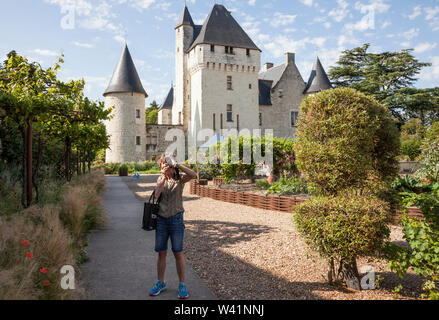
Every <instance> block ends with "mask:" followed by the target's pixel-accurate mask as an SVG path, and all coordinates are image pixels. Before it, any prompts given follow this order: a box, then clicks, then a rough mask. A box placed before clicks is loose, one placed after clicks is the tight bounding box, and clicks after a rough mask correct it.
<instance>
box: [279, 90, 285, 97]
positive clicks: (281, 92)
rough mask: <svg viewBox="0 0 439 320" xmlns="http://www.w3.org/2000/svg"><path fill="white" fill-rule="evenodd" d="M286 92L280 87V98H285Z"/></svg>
mask: <svg viewBox="0 0 439 320" xmlns="http://www.w3.org/2000/svg"><path fill="white" fill-rule="evenodd" d="M283 96H284V92H283V90H282V89H279V98H283Z"/></svg>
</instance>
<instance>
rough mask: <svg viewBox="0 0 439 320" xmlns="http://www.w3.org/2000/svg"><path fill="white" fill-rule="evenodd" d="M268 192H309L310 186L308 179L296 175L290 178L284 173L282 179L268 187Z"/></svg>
mask: <svg viewBox="0 0 439 320" xmlns="http://www.w3.org/2000/svg"><path fill="white" fill-rule="evenodd" d="M267 193H271V194H272V193H277V194H307V193H308V186H307V184H306V181H305V180H303V179H301V178H297V177H295V176H293V177H291V178H288V177H287V176H286V175H282V176H281V177H280V179H279V180H278V181H276V182H273V184H272V185H271V186H270V187H269V188H268V190H267Z"/></svg>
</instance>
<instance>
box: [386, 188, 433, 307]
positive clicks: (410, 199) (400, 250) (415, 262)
mask: <svg viewBox="0 0 439 320" xmlns="http://www.w3.org/2000/svg"><path fill="white" fill-rule="evenodd" d="M401 195H402V197H403V205H404V206H405V207H410V206H418V207H419V208H421V210H422V215H423V217H424V220H420V219H417V218H411V217H408V216H407V215H405V216H403V217H402V218H401V220H400V224H401V226H402V228H403V229H402V231H403V234H404V239H405V240H406V241H407V242H408V244H409V245H410V248H406V247H400V246H397V245H396V244H394V243H387V245H386V253H387V256H388V259H389V268H390V269H391V270H393V271H396V272H397V273H398V275H399V276H400V277H401V278H402V277H403V276H404V275H405V274H406V273H407V270H408V269H409V268H411V269H412V270H413V271H414V272H415V273H417V274H419V275H421V276H422V277H423V278H424V284H423V286H422V288H423V290H424V291H425V292H426V293H425V294H424V295H423V296H424V297H426V298H428V299H434V300H438V299H439V288H437V287H436V283H437V281H439V183H435V184H433V185H432V188H431V191H430V192H428V193H427V192H424V193H421V194H416V193H411V192H404V193H401Z"/></svg>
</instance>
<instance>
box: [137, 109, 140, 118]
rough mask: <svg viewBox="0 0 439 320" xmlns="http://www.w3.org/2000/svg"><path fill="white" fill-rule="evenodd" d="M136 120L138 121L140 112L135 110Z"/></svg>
mask: <svg viewBox="0 0 439 320" xmlns="http://www.w3.org/2000/svg"><path fill="white" fill-rule="evenodd" d="M136 118H137V119H140V110H139V109H136Z"/></svg>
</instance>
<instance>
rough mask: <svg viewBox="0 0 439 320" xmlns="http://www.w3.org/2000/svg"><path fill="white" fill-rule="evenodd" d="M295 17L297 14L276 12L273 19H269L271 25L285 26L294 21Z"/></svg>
mask: <svg viewBox="0 0 439 320" xmlns="http://www.w3.org/2000/svg"><path fill="white" fill-rule="evenodd" d="M296 17H297V15H288V14H282V13H280V12H276V13H275V14H274V18H273V20H272V21H271V25H272V26H273V27H279V26H286V25H289V24H292V23H294V20H296Z"/></svg>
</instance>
